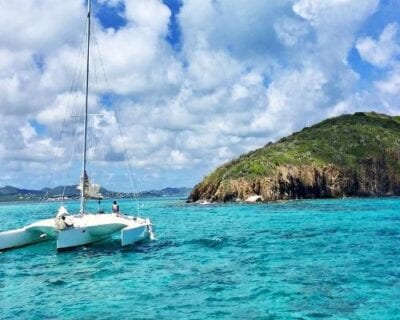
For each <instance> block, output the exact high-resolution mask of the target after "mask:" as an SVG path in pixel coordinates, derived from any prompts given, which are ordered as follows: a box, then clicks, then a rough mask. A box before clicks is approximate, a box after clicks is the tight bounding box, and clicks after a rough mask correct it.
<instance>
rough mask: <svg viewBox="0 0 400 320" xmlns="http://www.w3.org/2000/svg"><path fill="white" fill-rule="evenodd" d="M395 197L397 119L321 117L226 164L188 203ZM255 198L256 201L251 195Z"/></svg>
mask: <svg viewBox="0 0 400 320" xmlns="http://www.w3.org/2000/svg"><path fill="white" fill-rule="evenodd" d="M385 195H400V117H391V116H388V115H384V114H377V113H374V112H371V113H365V112H358V113H355V114H353V115H342V116H339V117H336V118H331V119H327V120H325V121H322V122H320V123H318V124H316V125H314V126H312V127H309V128H304V129H303V130H301V131H300V132H296V133H294V134H292V135H290V136H288V137H285V138H282V139H281V140H279V141H278V142H276V143H268V144H267V145H265V146H264V147H262V148H260V149H257V150H255V151H251V152H249V153H247V154H244V155H242V156H240V157H239V158H237V159H235V160H232V161H230V162H228V163H226V164H224V165H222V166H221V167H219V168H217V169H216V170H215V171H214V172H212V173H211V174H210V175H208V176H207V177H205V178H204V180H203V181H202V182H200V183H199V184H197V185H196V186H195V188H194V189H193V191H192V193H191V195H190V197H189V199H188V200H189V201H198V200H207V201H211V202H212V201H235V200H236V201H237V200H246V199H250V197H251V198H253V199H259V200H264V201H270V200H281V199H299V198H331V197H335V198H337V197H346V196H385ZM256 196H258V197H256Z"/></svg>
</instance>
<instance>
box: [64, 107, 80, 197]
mask: <svg viewBox="0 0 400 320" xmlns="http://www.w3.org/2000/svg"><path fill="white" fill-rule="evenodd" d="M81 111H82V108H80V109H79V114H78V115H79V117H78V119H77V121H76V124H75V130H74V139H73V144H72V152H71V157H70V160H69V162H68V164H69V165H70V164H72V162H73V159H74V156H75V152H76V144H77V141H78V139H77V138H78V132H79V130H78V129H79V126H80V123H79V120H80V118H81ZM66 188H67V186H66V185H64V188H63V192H62V199H63V200H64V196H65V190H66Z"/></svg>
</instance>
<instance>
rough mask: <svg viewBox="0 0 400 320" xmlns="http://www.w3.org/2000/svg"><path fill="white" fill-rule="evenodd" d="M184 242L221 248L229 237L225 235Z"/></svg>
mask: <svg viewBox="0 0 400 320" xmlns="http://www.w3.org/2000/svg"><path fill="white" fill-rule="evenodd" d="M184 244H189V245H196V246H199V247H204V248H210V249H221V248H222V247H223V246H224V245H226V244H227V239H226V238H224V237H213V238H200V239H193V240H190V241H187V242H184Z"/></svg>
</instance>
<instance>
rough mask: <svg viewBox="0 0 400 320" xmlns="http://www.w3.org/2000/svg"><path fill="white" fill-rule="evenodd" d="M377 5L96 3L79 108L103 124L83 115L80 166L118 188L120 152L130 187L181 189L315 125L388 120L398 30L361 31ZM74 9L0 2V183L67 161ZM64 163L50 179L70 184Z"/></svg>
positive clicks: (74, 87) (79, 66) (75, 77)
mask: <svg viewBox="0 0 400 320" xmlns="http://www.w3.org/2000/svg"><path fill="white" fill-rule="evenodd" d="M177 1H178V0H177ZM383 6H384V4H382V3H380V2H379V1H378V0H365V1H362V2H360V1H351V0H326V1H314V0H282V1H275V2H271V1H258V0H247V1H244V0H217V1H215V0H184V1H178V2H177V5H176V6H174V7H171V6H170V7H169V6H167V5H166V4H165V3H163V2H162V1H160V0H125V1H123V0H102V1H97V3H96V4H95V11H94V38H93V39H94V40H93V42H92V44H93V45H92V56H93V59H92V64H91V70H92V73H91V96H90V108H91V112H92V113H101V114H103V116H102V117H98V116H91V117H90V125H91V127H93V128H95V129H96V134H92V135H91V138H90V152H89V155H90V158H91V159H92V160H93V161H92V167H91V169H92V170H93V171H95V172H96V174H97V173H98V174H99V176H100V173H102V172H103V171H104V170H105V169H106V168H108V169H110V173H109V175H108V176H106V178H105V181H104V178H103V182H104V184H105V185H106V186H107V187H109V188H111V189H112V188H114V189H116V190H124V189H125V187H122V186H125V185H126V179H127V178H126V175H125V174H124V173H123V172H122V171H121V170H120V169H117V166H118V165H119V164H123V165H124V162H125V155H126V154H128V155H129V158H130V159H131V165H132V167H133V169H134V171H135V176H136V178H137V180H138V184H139V188H140V189H146V188H159V187H165V186H168V185H170V186H178V185H187V186H191V185H193V184H194V183H196V182H197V181H198V180H199V179H201V178H202V177H203V176H204V175H205V174H207V173H208V172H209V171H210V170H212V169H213V168H214V167H215V166H217V165H219V164H222V163H223V162H225V161H227V160H230V159H232V158H234V157H236V156H238V155H239V154H241V153H243V152H246V151H249V150H252V149H254V148H257V147H260V146H262V145H264V144H266V143H267V142H268V141H271V140H276V139H278V138H279V137H282V136H284V135H286V134H289V133H291V132H293V131H295V130H299V129H301V128H302V127H304V126H309V125H311V124H313V123H315V122H317V121H319V120H322V119H324V118H326V117H328V116H332V115H337V114H341V113H349V112H354V111H357V110H375V111H378V112H385V113H390V114H396V113H398V112H399V108H400V105H399V103H398V101H400V100H399V98H400V78H399V74H400V73H399V69H400V64H399V55H400V49H399V48H400V39H399V24H398V23H399V22H398V21H385V20H384V19H383V22H382V24H381V25H375V26H374V28H372V29H371V28H369V25H370V21H371V19H373V18H374V17H375V16H376V15H379V13H380V12H381V11H382V10H383ZM177 8H178V9H177ZM100 9H101V10H103V12H104V11H105V12H109V14H110V15H111V18H110V19H111V23H110V22H108V24H107V27H106V26H105V25H106V24H105V23H104V21H103V18H102V17H101V16H100V14H99V12H100V11H99V10H100ZM85 10H86V5H85V2H84V1H80V0H71V1H54V0H35V1H33V0H24V1H22V0H16V1H12V2H10V1H5V0H0V12H1V13H2V17H3V18H2V19H0V30H1V32H0V92H1V95H0V105H1V108H0V121H1V123H2V126H1V127H0V164H1V167H2V168H3V172H4V174H3V175H2V176H1V177H0V185H1V184H14V185H19V186H24V187H42V186H45V185H46V184H48V181H51V183H55V184H58V183H57V180H56V181H54V179H53V178H52V179H51V180H49V179H50V177H54V176H57V173H56V174H54V173H50V170H49V168H52V167H54V169H55V171H56V172H57V171H63V170H65V168H66V167H67V164H68V163H69V162H70V161H71V160H73V159H71V158H72V157H71V154H72V153H73V151H74V150H75V151H76V153H79V152H78V151H79V150H80V148H81V145H80V144H79V143H78V142H73V141H76V140H79V137H80V135H81V130H80V129H78V130H77V132H76V130H75V128H76V122H77V121H78V122H79V121H81V117H79V115H80V114H82V108H83V91H82V90H83V83H84V78H83V75H84V72H83V71H84V30H85V21H84V19H85ZM112 15H114V18H113V17H112ZM117 18H118V19H120V20H121V19H122V21H123V22H124V23H123V24H118V23H116V22H115V23H114V25H113V22H112V21H113V20H112V19H114V20H115V21H117ZM110 24H111V25H112V27H110V26H109V25H110ZM104 71H105V72H104ZM104 74H106V76H104ZM71 115H74V117H73V118H72V121H71V119H70V118H71ZM117 120H119V121H118V123H119V126H118V125H117ZM61 131H62V135H61V134H60V132H61ZM120 133H122V134H120ZM60 137H61V139H60ZM71 163H73V162H72V161H71ZM73 167H74V166H73ZM75 167H76V168H77V170H76V177H75V178H71V177H74V175H69V176H65V175H64V177H61V178H60V179H61V181H60V183H76V181H77V180H78V178H79V169H78V167H79V165H77V166H75ZM61 176H62V175H61ZM111 178H113V180H111ZM112 181H114V182H112Z"/></svg>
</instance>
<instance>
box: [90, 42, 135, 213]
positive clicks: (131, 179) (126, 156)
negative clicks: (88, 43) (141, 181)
mask: <svg viewBox="0 0 400 320" xmlns="http://www.w3.org/2000/svg"><path fill="white" fill-rule="evenodd" d="M93 39H94V43H95V47H96V49H97V54H98V56H99V61H100V65H101V67H102V71H103V75H104V78H105V81H106V87H107V88H109V87H110V85H109V81H108V77H107V73H106V70H105V68H104V62H103V59H102V57H101V54H100V46H99V44H98V42H97V38H96V36H93ZM114 116H115V120H116V122H117V126H118V131H119V135H120V137H121V138H122V141H124V137H123V135H122V129H121V126H120V121H119V119H118V116H117V112H114ZM123 146H124V156H125V162H126V163H127V167H128V173H129V180H130V185H131V190H132V191H133V194H134V199H135V200H136V207H137V208H136V210H137V213H138V216H139V215H140V203H139V202H140V200H139V187H138V184H137V183H136V180H134V179H133V170H132V166H131V163H130V161H129V156H128V150H127V147H126V145H125V143H123Z"/></svg>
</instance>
